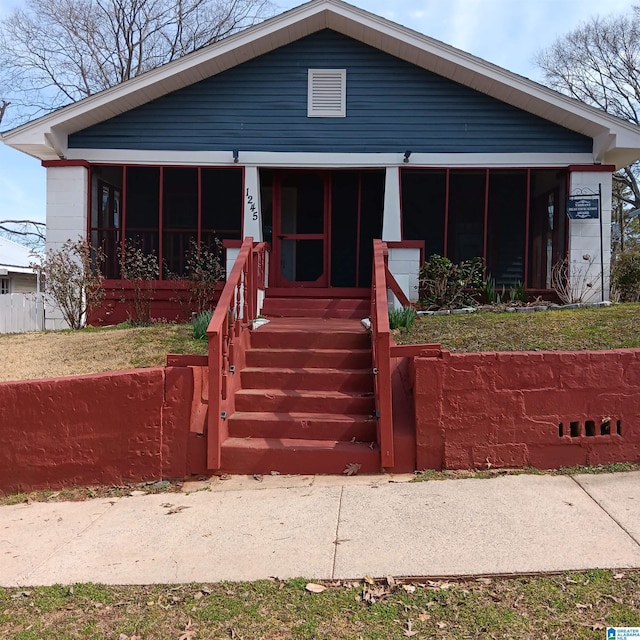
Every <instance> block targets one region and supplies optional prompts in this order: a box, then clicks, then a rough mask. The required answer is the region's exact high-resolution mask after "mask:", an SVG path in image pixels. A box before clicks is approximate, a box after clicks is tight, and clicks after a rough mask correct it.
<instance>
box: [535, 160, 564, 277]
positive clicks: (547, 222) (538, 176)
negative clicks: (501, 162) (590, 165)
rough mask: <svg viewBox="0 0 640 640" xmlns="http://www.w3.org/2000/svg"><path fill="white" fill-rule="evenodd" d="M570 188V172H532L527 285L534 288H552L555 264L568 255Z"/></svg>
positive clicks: (548, 170)
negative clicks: (568, 200) (566, 206)
mask: <svg viewBox="0 0 640 640" xmlns="http://www.w3.org/2000/svg"><path fill="white" fill-rule="evenodd" d="M566 186H567V173H566V171H563V170H557V169H536V170H533V169H532V170H531V202H530V212H529V282H528V283H527V284H528V286H529V287H530V288H531V289H551V288H552V278H551V273H552V269H553V265H554V264H556V263H557V262H558V261H560V260H562V259H563V258H564V257H565V256H566V241H567V235H566V232H567V224H568V222H567V219H566V213H565V201H566V195H567V188H566Z"/></svg>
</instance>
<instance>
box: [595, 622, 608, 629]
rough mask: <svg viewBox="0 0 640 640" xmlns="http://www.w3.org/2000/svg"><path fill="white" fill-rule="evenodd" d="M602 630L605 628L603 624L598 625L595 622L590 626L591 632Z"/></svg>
mask: <svg viewBox="0 0 640 640" xmlns="http://www.w3.org/2000/svg"><path fill="white" fill-rule="evenodd" d="M604 629H606V627H605V626H604V625H603V624H600V623H599V622H596V623H595V624H593V625H591V630H592V631H603V630H604Z"/></svg>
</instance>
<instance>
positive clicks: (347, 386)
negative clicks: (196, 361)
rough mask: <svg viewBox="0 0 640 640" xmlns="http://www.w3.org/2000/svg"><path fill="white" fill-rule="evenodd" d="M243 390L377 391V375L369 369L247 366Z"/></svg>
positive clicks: (243, 374) (242, 377)
mask: <svg viewBox="0 0 640 640" xmlns="http://www.w3.org/2000/svg"><path fill="white" fill-rule="evenodd" d="M240 377H241V380H242V388H243V389H268V388H271V389H273V388H277V389H299V390H313V391H347V392H361V393H364V392H367V391H373V375H372V373H371V371H369V370H366V369H354V370H349V369H306V368H305V369H284V368H276V367H247V368H245V369H243V370H242V371H241V372H240Z"/></svg>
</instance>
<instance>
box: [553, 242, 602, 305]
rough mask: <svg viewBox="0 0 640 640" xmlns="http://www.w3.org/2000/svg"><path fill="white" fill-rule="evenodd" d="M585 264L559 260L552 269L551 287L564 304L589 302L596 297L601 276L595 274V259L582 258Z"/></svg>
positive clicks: (588, 256) (585, 256)
mask: <svg viewBox="0 0 640 640" xmlns="http://www.w3.org/2000/svg"><path fill="white" fill-rule="evenodd" d="M582 259H583V261H584V262H583V263H582V264H580V263H578V262H573V263H571V264H570V263H569V259H568V258H564V259H563V260H558V262H556V263H555V264H554V265H553V267H552V268H551V286H552V287H553V290H554V291H555V292H556V294H557V295H558V298H560V300H561V302H562V303H563V304H579V303H581V302H588V301H589V300H590V299H591V298H593V296H594V295H596V291H598V289H597V285H598V284H599V283H600V274H599V273H594V272H593V264H594V261H595V258H594V257H593V256H590V255H589V254H585V255H584V256H582Z"/></svg>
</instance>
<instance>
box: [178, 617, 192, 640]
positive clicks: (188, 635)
mask: <svg viewBox="0 0 640 640" xmlns="http://www.w3.org/2000/svg"><path fill="white" fill-rule="evenodd" d="M195 637H196V630H195V629H194V628H193V624H192V622H191V618H189V620H188V622H187V624H185V625H184V632H183V633H182V635H180V636H179V637H178V640H193V638H195Z"/></svg>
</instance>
